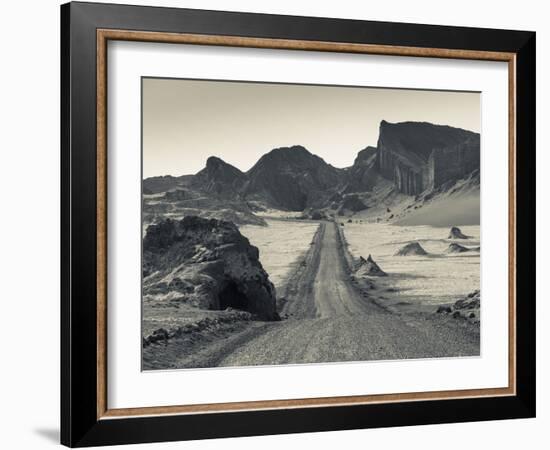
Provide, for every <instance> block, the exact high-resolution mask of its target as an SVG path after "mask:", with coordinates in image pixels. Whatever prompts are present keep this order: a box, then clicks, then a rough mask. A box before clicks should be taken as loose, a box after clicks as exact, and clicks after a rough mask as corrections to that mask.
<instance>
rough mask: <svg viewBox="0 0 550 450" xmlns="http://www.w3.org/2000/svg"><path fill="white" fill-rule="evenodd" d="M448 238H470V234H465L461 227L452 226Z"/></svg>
mask: <svg viewBox="0 0 550 450" xmlns="http://www.w3.org/2000/svg"><path fill="white" fill-rule="evenodd" d="M447 239H470V236H466V235H465V234H463V233H462V231H461V230H460V228H458V227H452V228H451V231H450V232H449V237H448V238H447Z"/></svg>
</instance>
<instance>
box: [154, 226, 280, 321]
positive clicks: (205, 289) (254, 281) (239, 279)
mask: <svg viewBox="0 0 550 450" xmlns="http://www.w3.org/2000/svg"><path fill="white" fill-rule="evenodd" d="M143 277H144V280H143V293H144V295H155V294H156V293H159V289H160V292H161V293H162V294H163V295H166V294H170V292H172V291H175V292H177V293H178V294H182V295H185V296H186V298H187V299H188V300H187V301H188V303H189V304H191V305H194V306H197V307H198V308H202V309H218V310H221V309H227V308H234V309H238V310H242V311H248V312H250V313H252V314H254V315H256V316H258V317H259V318H261V319H264V320H278V319H279V315H278V314H277V311H276V295H275V288H274V286H273V284H272V283H271V281H270V280H269V276H268V274H267V273H266V271H265V270H264V269H263V267H262V264H261V263H260V260H259V251H258V249H257V248H256V247H254V246H253V245H251V244H250V242H249V241H248V239H247V238H246V237H244V236H243V235H242V234H241V233H240V232H239V229H238V228H237V226H236V225H234V224H233V223H231V222H226V221H223V220H218V219H204V218H201V217H196V216H187V217H184V218H183V219H182V220H180V221H175V220H171V219H166V220H163V221H162V222H160V223H158V224H156V225H151V226H149V228H148V229H147V234H146V235H145V238H144V240H143Z"/></svg>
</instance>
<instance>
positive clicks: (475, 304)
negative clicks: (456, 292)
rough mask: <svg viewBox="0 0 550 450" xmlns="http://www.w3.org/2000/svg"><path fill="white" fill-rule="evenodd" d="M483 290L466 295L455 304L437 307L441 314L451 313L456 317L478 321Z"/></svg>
mask: <svg viewBox="0 0 550 450" xmlns="http://www.w3.org/2000/svg"><path fill="white" fill-rule="evenodd" d="M480 308H481V292H480V291H479V290H476V291H474V292H471V293H470V294H468V295H467V296H466V297H464V298H461V299H459V300H457V301H456V302H455V303H454V304H453V305H451V306H449V305H443V306H439V307H438V308H437V311H436V312H437V313H439V314H449V315H451V316H452V317H453V318H455V319H466V320H469V321H470V322H474V323H478V322H479V319H480V310H481V309H480Z"/></svg>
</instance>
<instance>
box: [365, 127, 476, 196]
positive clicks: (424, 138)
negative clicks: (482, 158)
mask: <svg viewBox="0 0 550 450" xmlns="http://www.w3.org/2000/svg"><path fill="white" fill-rule="evenodd" d="M376 167H377V169H378V171H379V172H380V173H381V174H382V175H383V176H384V177H386V178H388V179H390V180H393V182H394V183H395V186H396V187H397V189H398V190H399V191H400V192H402V193H404V194H408V195H418V194H420V193H421V192H423V191H424V190H426V189H429V188H436V187H438V186H440V185H442V184H443V183H446V182H449V181H456V180H458V179H460V178H462V177H464V176H465V175H467V174H468V173H470V172H472V171H473V170H476V169H479V134H477V133H473V132H471V131H467V130H463V129H460V128H453V127H449V126H442V125H434V124H431V123H427V122H401V123H389V122H386V121H384V120H383V121H382V122H381V123H380V134H379V137H378V144H377V157H376Z"/></svg>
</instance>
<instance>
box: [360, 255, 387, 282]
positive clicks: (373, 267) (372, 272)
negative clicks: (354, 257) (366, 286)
mask: <svg viewBox="0 0 550 450" xmlns="http://www.w3.org/2000/svg"><path fill="white" fill-rule="evenodd" d="M355 274H356V275H359V276H362V275H368V276H374V277H386V276H388V274H387V273H386V272H384V271H383V270H382V269H381V268H380V266H379V265H378V264H376V262H375V261H374V259H372V256H371V255H369V257H368V258H367V259H365V258H363V257H362V256H361V257H359V263H358V264H357V268H356V270H355Z"/></svg>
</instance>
